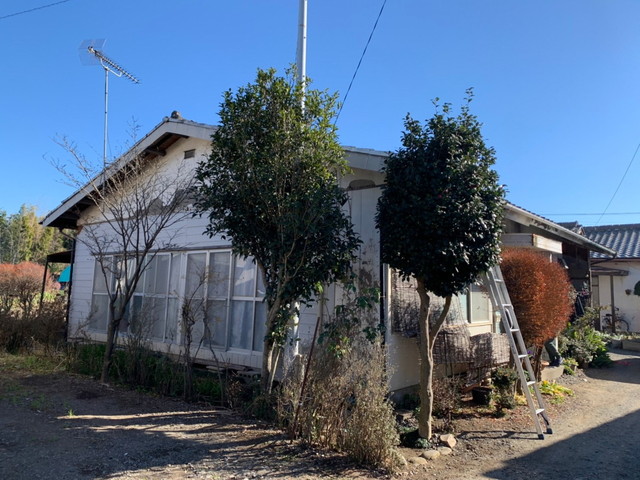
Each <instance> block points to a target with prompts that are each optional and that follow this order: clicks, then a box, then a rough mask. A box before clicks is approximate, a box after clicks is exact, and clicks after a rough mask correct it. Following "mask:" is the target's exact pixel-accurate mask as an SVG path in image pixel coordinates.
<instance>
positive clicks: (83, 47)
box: [80, 40, 140, 168]
mask: <svg viewBox="0 0 640 480" xmlns="http://www.w3.org/2000/svg"><path fill="white" fill-rule="evenodd" d="M104 42H105V41H104V40H85V41H84V42H82V44H80V55H81V58H82V60H83V63H86V64H96V63H100V65H101V66H102V68H103V69H104V143H103V149H102V162H103V167H105V168H106V166H107V143H108V135H109V134H108V120H109V73H113V74H114V75H115V76H116V77H118V78H120V77H125V78H128V79H129V80H131V82H133V83H140V80H138V79H137V78H136V77H135V76H133V75H132V74H131V73H129V72H128V71H126V70H125V69H124V68H123V67H121V66H120V65H118V64H117V63H116V62H114V61H113V60H111V59H110V58H109V57H107V56H106V55H105V54H104V53H102V51H100V50H99V49H101V48H102V47H103V45H104ZM85 56H86V57H88V58H85Z"/></svg>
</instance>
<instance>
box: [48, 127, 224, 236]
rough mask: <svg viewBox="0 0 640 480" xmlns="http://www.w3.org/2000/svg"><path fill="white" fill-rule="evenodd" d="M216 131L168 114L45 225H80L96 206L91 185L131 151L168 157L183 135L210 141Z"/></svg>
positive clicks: (99, 182)
mask: <svg viewBox="0 0 640 480" xmlns="http://www.w3.org/2000/svg"><path fill="white" fill-rule="evenodd" d="M214 131H215V127H213V126H212V125H207V124H204V123H198V122H193V121H191V120H185V119H183V118H182V117H179V116H172V117H171V118H170V117H164V119H163V120H162V122H160V123H159V124H158V125H156V126H155V127H154V128H153V130H151V132H149V133H148V134H147V135H145V136H144V137H143V138H142V139H140V140H139V141H138V142H136V144H135V145H134V146H133V147H131V148H130V149H129V151H128V152H127V153H125V154H124V155H122V156H121V157H119V158H118V159H117V160H116V161H114V162H113V163H112V164H111V165H109V166H108V167H107V168H106V169H105V171H104V173H103V172H100V173H99V174H98V175H97V176H96V177H95V178H94V179H93V180H92V181H90V182H88V183H87V184H86V185H84V186H83V187H82V188H80V189H79V190H77V191H76V192H75V193H73V194H72V195H71V196H69V197H67V198H66V199H65V200H63V201H62V203H61V204H60V205H59V206H58V207H56V208H55V209H54V210H52V211H51V212H49V213H48V214H47V215H46V216H45V217H44V219H43V220H42V222H41V223H42V225H44V226H45V227H57V228H76V221H77V220H78V218H79V217H80V213H81V212H82V211H83V210H85V209H86V208H88V207H90V206H91V205H93V201H92V200H91V195H90V193H91V192H90V191H88V187H89V186H90V185H96V186H98V187H99V186H101V185H102V184H103V183H104V182H105V181H108V180H109V179H110V178H111V177H112V176H113V175H115V174H116V173H117V172H118V171H119V170H120V169H121V168H122V167H124V166H125V164H126V163H127V161H128V160H129V159H131V158H132V155H131V152H136V153H137V154H138V155H142V156H143V157H144V158H145V159H152V158H154V157H158V156H164V155H165V154H166V151H167V149H168V148H169V147H171V145H173V144H174V143H176V142H177V141H178V140H180V139H181V138H189V137H195V138H201V139H203V140H208V139H209V138H211V134H212V133H213V132H214Z"/></svg>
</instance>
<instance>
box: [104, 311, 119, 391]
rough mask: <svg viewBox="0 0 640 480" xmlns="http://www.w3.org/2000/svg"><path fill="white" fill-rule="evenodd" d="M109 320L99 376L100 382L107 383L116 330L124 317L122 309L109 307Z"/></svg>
mask: <svg viewBox="0 0 640 480" xmlns="http://www.w3.org/2000/svg"><path fill="white" fill-rule="evenodd" d="M110 312H111V315H110V318H111V320H110V321H109V323H108V325H107V345H106V348H105V350H104V357H103V359H102V373H101V374H100V381H101V382H102V383H107V382H108V381H109V370H110V369H111V363H112V362H111V361H112V359H113V350H114V349H115V346H116V339H117V338H118V329H119V328H120V322H121V321H122V317H123V316H124V309H121V308H116V307H115V306H114V305H111V306H110Z"/></svg>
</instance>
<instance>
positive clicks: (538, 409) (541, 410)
mask: <svg viewBox="0 0 640 480" xmlns="http://www.w3.org/2000/svg"><path fill="white" fill-rule="evenodd" d="M542 412H544V408H537V409H536V415H540V414H541V413H542Z"/></svg>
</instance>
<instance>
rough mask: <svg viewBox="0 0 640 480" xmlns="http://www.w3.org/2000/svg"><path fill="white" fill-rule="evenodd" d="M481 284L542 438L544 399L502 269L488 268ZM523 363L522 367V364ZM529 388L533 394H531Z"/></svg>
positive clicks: (548, 428) (545, 421) (546, 423)
mask: <svg viewBox="0 0 640 480" xmlns="http://www.w3.org/2000/svg"><path fill="white" fill-rule="evenodd" d="M483 277H484V278H483V279H482V280H483V283H484V285H485V287H486V288H487V290H488V291H489V297H490V298H491V303H492V304H493V308H494V309H495V310H497V311H499V312H500V315H501V319H502V328H503V330H504V332H505V333H506V334H507V339H508V340H509V346H510V347H511V354H512V355H513V360H514V363H515V365H516V370H517V371H518V375H519V377H520V382H521V384H522V385H523V389H522V390H524V394H525V396H526V397H527V403H528V404H529V410H530V411H531V418H532V419H533V423H534V424H535V426H536V431H537V432H538V438H540V439H541V440H542V439H544V433H543V424H544V426H545V427H546V433H548V434H552V433H553V430H552V429H551V423H550V422H549V417H548V415H547V410H546V408H545V403H544V400H543V399H542V394H541V393H540V389H539V388H538V384H537V382H536V381H535V380H536V376H535V374H534V372H533V368H532V367H531V361H530V360H529V354H528V353H527V347H526V345H525V344H524V340H523V339H522V332H521V331H520V327H519V326H518V320H517V319H516V313H515V311H514V309H513V305H512V304H511V299H510V298H509V292H508V291H507V286H506V285H505V283H504V278H503V277H502V271H501V270H500V267H499V266H497V265H496V266H494V267H492V268H491V269H489V271H488V272H486V273H485V274H484V275H483ZM523 364H524V367H523ZM525 369H526V372H527V374H528V376H529V377H528V378H527V376H526V375H525ZM529 387H531V388H532V389H533V392H534V394H535V398H534V395H533V394H532V393H531V389H530V388H529Z"/></svg>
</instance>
